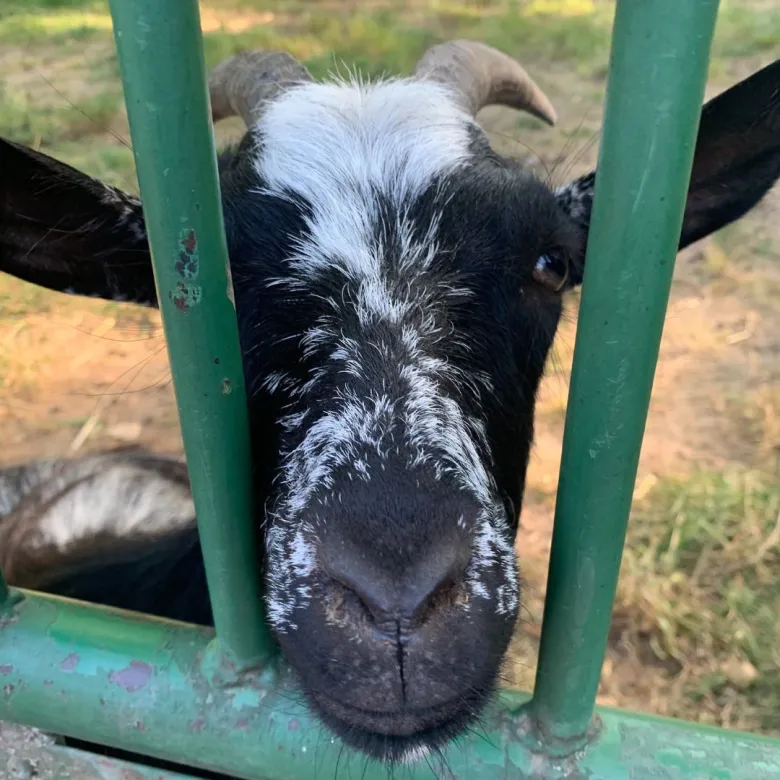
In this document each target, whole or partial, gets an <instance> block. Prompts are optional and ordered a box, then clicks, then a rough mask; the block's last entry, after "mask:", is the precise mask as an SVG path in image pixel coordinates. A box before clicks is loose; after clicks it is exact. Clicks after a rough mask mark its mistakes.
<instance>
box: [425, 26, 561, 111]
mask: <svg viewBox="0 0 780 780" xmlns="http://www.w3.org/2000/svg"><path fill="white" fill-rule="evenodd" d="M414 75H415V77H416V78H419V79H432V80H434V81H438V82H441V83H442V84H446V85H448V86H450V87H452V88H453V89H454V90H455V91H456V92H457V93H458V94H459V95H461V96H462V106H463V108H464V109H465V110H466V111H468V112H469V114H471V116H476V115H477V112H478V111H479V110H480V109H481V108H482V107H483V106H487V105H494V104H499V105H504V106H510V107H511V108H516V109H519V110H521V111H528V112H529V113H530V114H533V115H534V116H536V117H538V118H539V119H541V120H542V121H544V122H547V124H550V125H554V124H555V122H556V121H557V116H556V113H555V109H554V108H553V107H552V104H551V103H550V101H549V100H548V99H547V96H546V95H545V94H544V92H542V90H541V89H539V87H538V86H537V85H536V84H535V83H534V81H533V79H532V78H531V77H530V76H529V75H528V73H526V71H525V69H524V68H523V67H522V66H521V65H520V63H519V62H517V60H514V59H512V58H511V57H509V56H508V55H506V54H503V53H502V52H500V51H498V49H494V48H492V47H491V46H486V45H485V44H484V43H477V42H476V41H448V42H446V43H440V44H438V45H437V46H432V47H431V48H430V49H428V51H427V52H426V53H425V54H424V55H423V57H422V59H421V60H420V62H419V63H418V64H417V68H416V69H415V72H414Z"/></svg>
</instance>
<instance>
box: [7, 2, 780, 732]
mask: <svg viewBox="0 0 780 780" xmlns="http://www.w3.org/2000/svg"><path fill="white" fill-rule="evenodd" d="M201 5H202V8H203V21H204V32H205V34H206V36H205V40H206V54H207V58H208V60H209V62H214V61H216V60H217V59H219V58H221V57H223V56H225V55H227V54H229V53H231V52H232V51H235V50H236V49H237V48H240V47H247V46H267V45H273V46H277V47H284V48H288V49H289V50H291V51H292V52H293V53H295V54H297V55H298V56H300V57H302V58H303V59H305V60H307V63H308V64H309V66H310V67H311V69H312V70H313V71H314V72H315V73H317V74H320V73H322V72H324V71H325V70H326V69H328V68H331V67H333V66H334V65H335V66H338V67H342V66H349V67H359V68H360V69H361V70H364V71H366V72H369V73H384V72H408V71H409V69H410V68H411V67H412V65H413V63H414V61H415V59H416V58H417V56H418V55H419V53H420V52H421V50H422V49H423V48H424V47H425V46H426V45H427V44H428V43H430V42H432V41H434V40H437V39H440V38H442V37H447V36H454V35H468V36H471V37H476V38H480V39H482V40H485V41H487V42H490V43H493V44H496V45H499V46H501V47H503V48H505V49H507V50H508V51H512V52H516V53H519V54H520V56H521V57H522V59H523V61H524V63H525V64H526V66H527V67H528V69H529V70H530V71H531V72H532V73H533V74H534V76H536V77H537V78H538V80H539V81H540V82H541V83H542V85H543V86H544V88H545V89H546V90H547V91H548V93H549V94H550V96H551V97H552V99H553V101H554V103H555V104H556V106H557V108H558V109H559V114H560V116H561V122H560V126H559V127H558V128H556V129H555V130H554V131H550V130H549V129H547V128H541V127H540V126H539V124H538V123H535V122H532V121H529V120H528V119H526V118H524V117H518V116H517V115H515V114H513V113H512V112H510V111H507V110H503V109H489V110H486V111H485V112H484V115H483V117H482V118H483V121H484V124H485V126H486V127H488V129H489V130H490V132H491V135H492V139H493V143H494V145H495V146H496V147H497V148H499V149H500V150H501V151H504V152H507V153H511V154H513V155H515V156H518V157H521V158H523V159H525V160H527V161H528V163H529V164H531V165H533V166H535V167H536V168H537V169H538V170H539V171H541V172H545V171H552V172H553V176H552V178H553V180H555V181H561V180H563V179H564V178H566V176H567V175H569V174H576V173H579V172H581V171H583V170H584V169H586V168H587V167H588V166H591V165H592V164H593V163H594V160H595V150H596V144H595V141H596V140H597V136H596V134H597V131H598V127H599V122H600V119H601V100H602V96H603V88H604V75H605V64H606V61H607V44H608V40H609V33H610V19H611V13H612V5H613V4H612V3H611V2H607V0H592V1H591V0H525V1H523V0H516V1H515V2H510V1H506V2H500V1H498V0H495V1H491V0H481V2H470V3H466V2H459V1H456V0H405V1H404V2H373V3H368V4H366V3H356V2H340V3H336V2H335V0H334V2H316V3H314V2H294V1H293V0H290V1H288V2H286V3H284V4H282V3H278V2H274V3H271V2H259V1H255V2H253V1H252V0H209V2H204V3H202V4H201ZM721 5H722V13H721V20H720V22H719V26H718V31H717V40H716V44H715V57H714V60H713V64H712V68H711V81H710V84H709V87H708V94H710V95H711V94H714V93H715V92H717V91H719V90H720V89H722V88H723V87H725V86H727V85H728V84H730V83H732V82H733V81H735V80H737V79H739V78H742V77H744V76H745V75H747V74H748V73H750V72H752V71H753V70H756V69H757V68H759V67H761V66H762V65H764V64H766V63H767V62H769V61H771V60H772V59H773V58H774V57H776V56H777V49H776V45H777V41H778V40H780V7H778V4H777V2H775V1H774V0H746V1H744V2H736V1H735V0H732V2H723V3H722V4H721ZM0 42H1V43H2V45H1V46H0V102H2V105H3V111H2V112H0V135H4V136H10V137H13V138H15V139H16V140H20V141H23V142H25V143H29V144H33V145H35V146H39V147H40V148H42V149H44V150H45V151H47V152H49V153H51V154H54V155H55V156H57V157H59V158H61V159H63V160H65V161H67V162H70V163H72V164H74V165H76V166H78V167H80V168H82V169H84V170H86V171H88V172H90V173H93V174H95V175H98V176H100V177H101V178H103V179H105V180H107V181H109V182H110V183H112V184H116V185H119V186H123V187H125V188H128V189H135V187H136V184H135V177H134V169H133V160H132V154H131V152H130V150H129V149H128V148H127V147H126V145H125V143H124V142H125V141H126V139H127V138H128V131H127V123H126V118H125V115H124V110H123V106H122V103H121V85H120V82H119V77H118V71H117V67H116V60H115V55H114V51H113V44H112V39H111V33H110V22H109V17H108V14H107V8H106V4H105V3H104V2H101V1H100V0H35V2H27V1H26V0H25V2H22V0H6V1H5V2H4V3H3V4H2V7H0ZM236 129H237V125H236V124H235V123H234V124H230V123H228V124H227V126H226V127H225V128H220V129H219V131H218V136H219V137H225V136H230V135H232V134H234V133H235V132H236ZM779 216H780V199H779V198H777V197H774V198H771V199H770V200H769V201H768V202H767V203H766V204H765V205H764V206H762V207H761V208H760V209H758V210H757V212H756V213H755V214H754V215H751V216H750V217H749V218H747V219H746V220H745V221H744V222H742V223H741V224H740V225H737V226H734V227H732V228H729V229H728V230H724V231H723V232H722V233H721V234H719V235H718V236H716V237H715V238H714V239H712V240H710V241H706V242H702V243H701V244H699V245H697V246H696V247H692V248H691V249H690V250H688V251H687V252H685V253H684V254H683V255H682V256H681V258H680V260H679V262H678V266H677V270H676V274H675V282H674V287H673V293H672V300H671V302H670V309H669V316H668V319H667V325H666V330H665V334H664V341H663V346H662V352H661V359H660V362H659V367H658V372H657V379H656V385H655V390H654V397H653V402H652V408H651V414H650V418H649V421H648V427H647V436H646V440H645V445H644V448H643V454H642V461H641V467H640V476H639V480H638V483H637V502H636V507H635V510H634V515H633V518H632V523H631V530H630V533H629V543H628V549H627V553H626V556H625V559H624V563H623V569H622V574H621V585H620V593H619V598H618V602H617V605H616V612H615V620H614V626H613V635H612V642H611V646H610V652H609V656H608V658H607V663H606V665H605V673H604V676H603V682H602V690H601V698H602V701H604V702H608V703H616V704H620V705H621V706H629V707H633V708H636V709H645V710H651V711H655V712H662V713H666V714H678V715H683V716H685V717H688V718H692V719H699V720H706V721H709V722H714V723H721V724H724V725H732V726H739V727H745V728H751V729H756V730H763V731H767V732H778V731H779V730H780V724H779V723H778V721H777V714H776V713H777V712H778V711H780V657H778V654H777V653H778V651H777V648H778V647H780V622H779V621H778V620H776V619H775V617H774V616H776V615H777V614H779V613H780V594H779V593H778V589H777V586H776V585H775V584H774V581H773V577H772V573H773V569H774V570H775V571H776V570H777V566H778V564H779V563H780V561H779V560H778V542H777V533H778V532H777V531H776V530H775V529H776V528H777V526H776V523H777V517H778V511H780V510H779V508H778V503H779V502H780V491H778V489H777V484H778V479H777V477H778V473H780V389H779V388H780V385H779V384H778V378H779V377H780V369H778V366H780V360H778V355H779V354H780V327H778V326H779V325H780V315H778V311H777V304H776V301H777V300H778V299H780V262H779V261H780V227H778V226H779V225H780V220H778V217H779ZM576 306H577V296H572V300H571V301H570V305H569V320H568V321H567V322H566V323H565V324H564V326H563V327H562V329H561V332H560V334H559V338H558V340H557V343H556V351H555V357H554V359H553V360H552V361H551V364H550V371H549V374H548V378H547V380H546V381H545V383H544V386H543V388H542V393H541V398H540V403H539V428H538V434H537V442H536V447H535V451H534V456H533V461H532V464H531V468H530V472H529V480H528V496H527V502H526V507H525V510H524V513H523V518H522V524H521V533H520V535H519V537H518V551H519V553H520V557H521V562H522V566H523V571H524V575H525V579H526V581H527V587H526V608H527V613H526V620H525V621H524V623H523V624H522V625H521V627H520V630H519V631H518V633H517V638H516V643H515V644H516V647H515V650H516V652H515V653H514V654H513V655H512V658H511V659H510V664H509V672H510V674H511V675H512V676H513V677H514V678H515V679H516V680H517V681H518V682H519V683H521V684H522V685H523V686H524V687H528V686H530V685H531V684H532V683H533V663H534V661H533V659H534V657H535V650H536V642H537V640H538V633H539V631H538V629H539V619H540V616H541V605H542V599H543V593H544V587H545V579H546V564H547V555H548V552H549V535H550V527H551V519H552V510H553V506H554V497H555V486H556V482H557V469H558V463H559V459H560V440H561V431H562V427H563V414H564V408H565V403H566V395H567V390H568V373H569V367H570V361H571V350H572V346H573V344H574V337H575V330H576V329H575V325H574V320H575V317H576ZM0 426H2V430H3V434H4V449H3V453H2V456H0V457H1V458H2V460H3V461H5V462H10V461H13V460H18V459H23V458H30V457H35V456H39V455H43V454H46V455H51V454H55V453H66V452H69V451H73V449H74V447H78V448H79V449H80V450H88V449H97V448H101V447H106V446H110V445H112V444H115V443H116V442H117V441H118V440H123V439H124V438H127V437H137V438H138V440H139V441H141V442H142V443H144V444H147V445H148V446H151V447H154V448H156V449H159V450H164V451H169V452H170V451H178V450H179V448H180V441H179V434H178V427H177V416H176V409H175V403H174V400H173V393H172V390H171V387H170V385H169V384H168V373H167V364H166V357H165V353H164V348H163V343H162V339H161V336H160V332H159V321H158V319H157V317H156V315H154V316H152V315H149V314H147V313H139V312H138V311H137V310H135V309H133V308H132V307H121V306H117V305H113V304H111V305H108V304H103V303H100V302H96V301H85V300H79V299H69V298H66V297H65V296H60V295H55V294H49V293H45V292H41V291H39V290H35V289H34V288H32V287H30V286H29V285H25V284H22V283H19V282H16V281H14V280H11V279H8V278H0Z"/></svg>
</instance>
